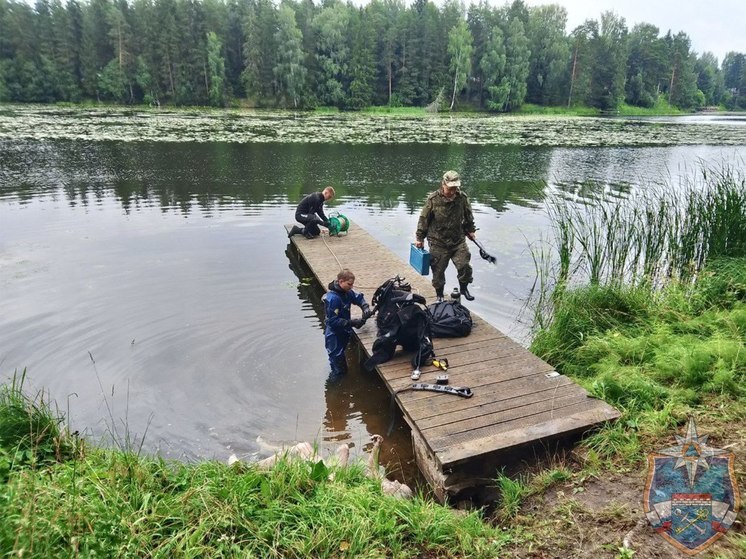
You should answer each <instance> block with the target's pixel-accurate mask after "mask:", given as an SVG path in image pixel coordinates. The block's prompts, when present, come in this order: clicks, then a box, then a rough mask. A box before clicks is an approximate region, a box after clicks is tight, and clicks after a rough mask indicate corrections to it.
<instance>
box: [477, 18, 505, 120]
mask: <svg viewBox="0 0 746 559" xmlns="http://www.w3.org/2000/svg"><path fill="white" fill-rule="evenodd" d="M506 62H507V59H506V56H505V39H504V37H503V32H502V30H501V29H500V27H499V26H497V25H495V26H494V27H493V28H492V30H491V32H490V35H489V38H488V39H487V44H486V45H485V50H484V54H483V55H482V59H481V60H480V62H479V64H480V66H481V70H482V73H483V75H484V79H485V84H484V87H485V91H486V104H487V108H488V109H489V110H491V111H503V110H505V105H506V104H507V101H508V94H509V93H510V84H509V82H508V79H507V77H506V75H505V64H506Z"/></svg>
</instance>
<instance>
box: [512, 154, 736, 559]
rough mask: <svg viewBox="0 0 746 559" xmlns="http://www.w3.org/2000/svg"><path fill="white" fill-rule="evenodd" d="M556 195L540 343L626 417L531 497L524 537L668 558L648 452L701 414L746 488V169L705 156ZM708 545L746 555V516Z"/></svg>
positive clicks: (716, 553)
mask: <svg viewBox="0 0 746 559" xmlns="http://www.w3.org/2000/svg"><path fill="white" fill-rule="evenodd" d="M591 190H593V189H591ZM549 207H550V212H549V213H550V223H551V230H552V235H551V239H548V240H547V241H546V242H545V243H539V244H538V245H537V247H535V249H534V256H535V262H536V266H537V276H538V278H539V281H538V284H537V294H538V296H537V297H536V299H535V302H536V309H537V313H536V324H537V330H536V332H535V336H534V339H533V343H532V345H531V349H532V351H533V352H535V353H536V354H537V355H539V356H541V357H543V358H544V359H546V360H547V361H548V362H550V363H551V364H552V365H553V366H554V367H556V368H557V370H558V371H560V372H562V373H564V374H567V375H569V376H570V377H572V378H573V379H574V380H575V381H576V382H578V383H579V384H581V385H582V386H584V387H585V388H586V389H587V390H588V391H589V392H590V393H591V394H592V395H594V396H596V397H598V398H602V399H604V400H605V401H607V402H609V403H611V404H612V405H614V406H615V407H617V408H618V409H619V410H620V411H621V412H622V417H621V419H620V420H619V421H617V422H616V423H614V424H611V425H607V426H606V427H604V428H602V429H601V430H599V431H598V432H597V433H595V434H593V435H592V436H590V437H588V438H587V439H585V440H584V441H583V442H582V443H581V445H579V446H578V447H577V448H576V449H575V451H574V452H573V453H572V456H571V458H570V460H569V463H568V464H567V468H568V470H569V471H570V472H571V475H570V478H569V480H568V482H567V483H565V484H564V487H562V488H561V490H558V491H554V492H546V493H545V494H542V495H541V496H540V497H539V498H538V499H536V498H534V499H530V498H529V499H528V500H525V499H524V501H525V502H524V503H523V506H522V509H521V510H522V511H523V512H524V513H525V516H522V517H520V518H519V523H518V524H519V526H521V527H522V528H524V529H525V530H527V531H528V533H530V537H528V538H527V540H524V542H525V541H528V542H529V543H532V544H533V545H534V546H535V548H536V550H537V553H538V554H539V555H538V556H543V555H541V553H544V552H545V551H546V552H547V553H555V554H556V555H551V556H558V557H581V558H586V557H587V558H591V557H594V558H595V557H601V556H605V557H615V558H625V559H626V558H629V557H633V556H635V557H637V556H638V552H639V556H642V557H669V555H668V554H666V553H667V552H668V551H671V550H670V548H669V547H668V546H667V544H664V543H663V542H662V541H661V540H660V539H659V538H658V537H657V536H655V535H654V534H652V533H651V532H652V531H651V530H650V529H649V527H648V526H647V524H645V523H644V521H643V523H642V525H641V524H640V521H641V519H642V518H643V516H644V515H643V511H642V510H641V506H640V504H639V503H640V501H641V499H642V495H643V485H644V480H645V474H646V469H647V467H646V456H647V454H648V453H650V452H654V451H657V450H660V449H662V448H665V447H667V446H670V445H671V444H672V442H673V435H674V434H676V435H681V434H683V433H682V429H683V426H684V425H685V424H686V422H687V419H688V417H689V416H691V415H693V416H695V417H696V418H697V422H698V426H699V430H700V435H702V434H707V435H708V437H709V444H711V445H712V446H714V447H717V448H728V449H729V450H730V451H732V452H734V453H735V455H736V475H737V477H738V479H739V486H740V488H741V492H742V494H743V492H744V488H745V487H746V486H745V485H744V477H745V476H744V473H745V471H744V466H743V463H744V460H746V443H745V441H746V419H744V418H746V346H745V344H744V342H745V341H746V178H744V176H743V175H742V174H740V173H736V172H733V171H732V169H730V168H728V166H727V165H726V166H723V167H721V168H718V169H712V168H702V169H701V170H700V173H699V175H698V176H697V178H695V179H693V180H692V181H690V182H688V183H686V184H682V185H679V187H678V188H677V187H672V186H671V185H646V186H645V187H643V188H641V192H640V193H639V194H635V193H633V194H632V195H631V196H630V197H629V198H627V199H626V200H619V199H613V200H604V199H595V200H593V201H591V202H588V201H585V202H584V201H582V200H581V201H580V202H576V201H575V200H574V199H570V198H568V197H566V196H565V195H563V194H558V195H557V196H556V197H555V198H554V199H553V200H551V201H550V202H549ZM535 510H536V511H541V512H534V511H535ZM578 525H582V528H578ZM556 526H563V527H565V528H566V531H567V533H566V534H565V533H558V532H557V530H556ZM646 530H647V532H646ZM609 534H612V537H609ZM614 535H615V536H614ZM578 540H579V541H580V542H581V544H578V543H577V542H578ZM622 541H628V542H629V541H632V542H633V543H632V545H630V546H629V547H624V546H622V545H620V543H621V542H622ZM588 549H590V551H588ZM670 556H671V557H673V556H678V555H677V554H675V553H674V554H673V555H670ZM702 556H703V557H707V558H718V559H726V558H727V559H735V558H740V557H746V529H745V528H744V525H743V523H735V524H734V526H733V527H732V528H731V530H730V532H729V533H728V535H727V538H724V539H723V540H721V542H720V543H719V544H717V545H716V546H715V547H714V548H712V549H711V550H708V551H706V552H704V553H702Z"/></svg>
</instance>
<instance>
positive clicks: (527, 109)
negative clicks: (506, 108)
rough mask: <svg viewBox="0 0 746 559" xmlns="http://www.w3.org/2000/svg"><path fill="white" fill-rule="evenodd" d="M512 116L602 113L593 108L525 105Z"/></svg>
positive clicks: (591, 114) (593, 114) (590, 114)
mask: <svg viewBox="0 0 746 559" xmlns="http://www.w3.org/2000/svg"><path fill="white" fill-rule="evenodd" d="M511 114H518V115H560V116H598V115H600V114H601V111H599V110H598V109H594V108H593V107H579V106H573V107H565V106H562V107H545V106H543V105H534V104H532V103H524V104H523V105H521V107H520V108H519V109H518V110H517V111H515V112H514V113H511Z"/></svg>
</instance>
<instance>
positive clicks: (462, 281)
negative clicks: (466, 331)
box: [415, 171, 476, 301]
mask: <svg viewBox="0 0 746 559" xmlns="http://www.w3.org/2000/svg"><path fill="white" fill-rule="evenodd" d="M460 186H461V181H460V180H459V176H458V173H457V172H456V171H448V172H446V173H445V174H444V175H443V180H442V181H441V183H440V188H439V189H438V190H436V191H435V192H433V193H432V194H430V195H429V196H428V197H427V201H426V202H425V207H424V208H422V212H420V219H419V221H418V222H417V232H416V234H415V235H416V239H415V246H416V247H417V248H422V245H423V244H424V242H425V238H426V237H427V240H428V244H429V249H430V268H431V269H432V271H433V287H434V288H435V294H436V296H437V297H438V301H442V300H443V287H444V286H445V283H446V268H447V267H448V262H449V261H450V260H453V264H454V265H455V266H456V271H457V273H458V283H459V287H460V289H461V294H462V295H463V296H464V297H466V299H467V300H469V301H473V300H474V296H473V295H472V294H471V293H469V289H468V286H469V284H470V283H471V282H472V280H473V278H472V270H471V265H470V264H469V261H470V260H471V253H470V252H469V247H467V246H466V237H469V238H470V239H472V240H474V239H475V238H476V233H475V231H476V228H475V227H474V214H473V213H472V211H471V204H469V199H468V198H467V197H466V194H464V193H463V192H461V191H460V190H459V187H460Z"/></svg>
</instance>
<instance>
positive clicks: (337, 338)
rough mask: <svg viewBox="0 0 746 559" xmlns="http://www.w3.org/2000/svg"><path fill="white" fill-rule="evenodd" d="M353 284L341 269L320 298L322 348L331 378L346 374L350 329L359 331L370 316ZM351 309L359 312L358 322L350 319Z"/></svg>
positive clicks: (346, 272)
mask: <svg viewBox="0 0 746 559" xmlns="http://www.w3.org/2000/svg"><path fill="white" fill-rule="evenodd" d="M354 284H355V274H353V273H352V272H351V271H350V270H349V269H347V268H345V269H344V270H342V271H340V272H339V274H337V279H336V280H334V281H333V282H331V283H330V284H329V291H327V292H326V293H325V294H324V296H323V297H322V298H321V300H322V301H323V302H324V311H325V312H324V314H325V316H326V323H325V325H324V345H325V346H326V352H327V354H329V365H330V366H331V368H332V374H333V375H342V374H345V373H346V372H347V360H346V359H345V348H346V347H347V344H348V342H349V341H350V336H351V335H352V329H353V328H361V327H362V326H363V324H365V321H366V320H368V319H369V318H370V317H371V316H372V315H373V312H372V311H371V310H370V305H368V303H367V302H366V301H365V296H364V295H363V294H362V293H359V292H357V291H353V289H352V286H353V285H354ZM352 305H357V306H358V307H360V308H361V309H362V310H363V317H362V318H351V316H350V308H351V306H352Z"/></svg>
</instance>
